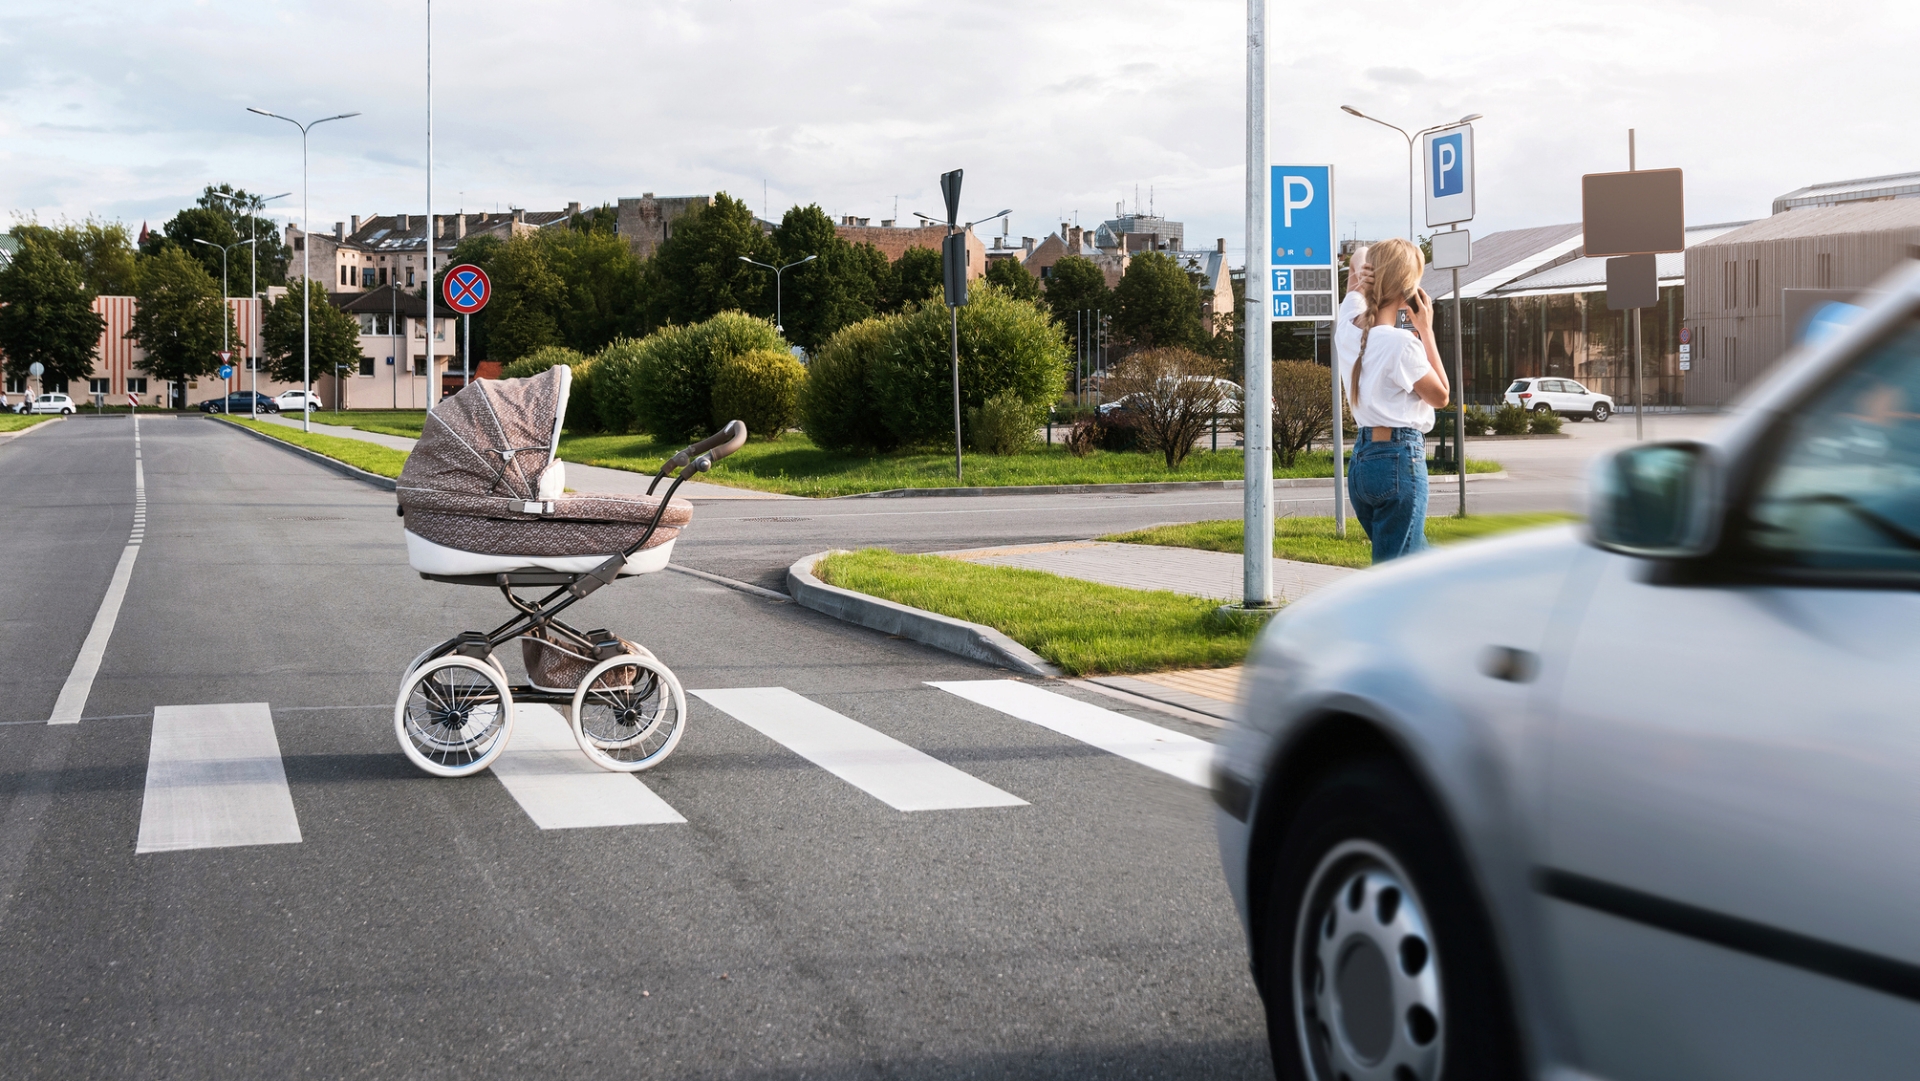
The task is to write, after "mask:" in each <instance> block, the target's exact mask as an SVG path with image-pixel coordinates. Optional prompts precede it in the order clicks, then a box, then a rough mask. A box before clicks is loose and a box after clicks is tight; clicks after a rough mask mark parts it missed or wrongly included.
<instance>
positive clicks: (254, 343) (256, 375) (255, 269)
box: [247, 196, 264, 420]
mask: <svg viewBox="0 0 1920 1081" xmlns="http://www.w3.org/2000/svg"><path fill="white" fill-rule="evenodd" d="M254 202H255V203H256V204H259V202H260V200H259V198H258V197H257V196H256V197H255V199H254ZM261 205H264V204H261ZM252 209H253V213H251V214H249V215H247V234H248V239H247V298H248V305H247V312H248V315H247V399H248V401H247V411H248V413H249V415H251V416H252V417H253V418H254V419H256V420H258V419H259V417H260V362H259V361H258V360H256V359H254V355H253V353H254V350H256V349H258V348H259V347H260V346H259V342H260V206H259V205H256V206H254V207H253V208H252Z"/></svg>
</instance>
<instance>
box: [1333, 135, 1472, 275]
mask: <svg viewBox="0 0 1920 1081" xmlns="http://www.w3.org/2000/svg"><path fill="white" fill-rule="evenodd" d="M1340 111H1341V112H1343V113H1347V114H1350V115H1352V116H1357V117H1359V118H1360V119H1362V120H1371V121H1373V122H1374V123H1376V124H1378V125H1380V126H1381V127H1383V128H1392V129H1393V130H1395V131H1397V132H1399V133H1400V136H1401V138H1403V139H1405V140H1406V141H1407V239H1408V240H1411V241H1413V242H1414V243H1416V244H1417V243H1419V242H1420V241H1419V238H1418V237H1416V236H1414V233H1413V204H1414V197H1413V191H1414V184H1413V173H1414V161H1413V141H1414V140H1415V139H1418V138H1419V137H1421V136H1422V135H1425V134H1426V133H1427V132H1430V131H1439V130H1440V129H1441V128H1450V127H1453V126H1454V125H1456V124H1466V123H1470V122H1472V121H1475V120H1478V119H1480V117H1481V116H1482V114H1480V113H1468V114H1467V115H1465V116H1463V117H1461V118H1460V119H1458V120H1455V121H1451V122H1449V123H1445V124H1435V125H1433V126H1432V127H1426V128H1421V129H1420V130H1419V131H1416V132H1414V133H1413V134H1411V135H1409V134H1407V129H1405V128H1403V127H1401V126H1400V125H1398V124H1389V123H1387V122H1386V121H1384V120H1382V119H1380V118H1379V117H1377V116H1368V115H1367V114H1365V113H1363V112H1361V111H1360V110H1358V109H1356V108H1354V107H1353V106H1351V105H1342V106H1340Z"/></svg>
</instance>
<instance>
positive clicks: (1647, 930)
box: [1214, 264, 1920, 1081]
mask: <svg viewBox="0 0 1920 1081" xmlns="http://www.w3.org/2000/svg"><path fill="white" fill-rule="evenodd" d="M1877 290H1878V299H1877V300H1875V301H1874V302H1873V303H1872V304H1871V305H1870V306H1869V307H1868V308H1867V309H1866V310H1865V311H1864V312H1863V314H1862V315H1861V316H1860V318H1859V320H1858V321H1856V322H1854V323H1853V324H1852V325H1850V326H1848V327H1846V328H1845V329H1844V330H1842V331H1840V332H1839V333H1838V334H1837V335H1836V336H1834V337H1832V338H1829V339H1827V340H1825V341H1823V342H1821V343H1819V344H1817V345H1809V346H1806V347H1803V348H1802V349H1801V350H1799V351H1798V352H1796V353H1794V354H1792V355H1790V356H1788V357H1786V358H1784V359H1783V361H1782V363H1781V364H1780V366H1779V368H1778V370H1777V373H1776V375H1775V376H1774V377H1772V378H1771V379H1769V380H1768V381H1767V382H1766V383H1764V384H1763V385H1762V386H1760V387H1758V388H1756V389H1755V390H1754V391H1753V392H1752V393H1751V394H1750V395H1749V396H1748V397H1747V399H1746V400H1745V402H1744V403H1743V405H1742V407H1741V408H1740V409H1738V410H1737V411H1736V412H1735V413H1733V414H1732V415H1730V416H1729V417H1728V418H1727V419H1726V421H1725V422H1724V423H1723V424H1722V425H1721V427H1720V428H1719V429H1718V433H1717V435H1716V436H1715V437H1714V438H1712V439H1710V440H1707V441H1704V442H1699V443H1676V444H1642V445H1638V446H1634V447H1631V448H1629V449H1626V450H1624V451H1622V452H1619V453H1618V454H1616V455H1613V456H1611V457H1609V458H1606V459H1603V460H1601V461H1600V462H1598V463H1596V467H1595V470H1594V473H1593V483H1592V492H1593V494H1592V503H1591V515H1590V522H1589V524H1588V525H1586V526H1582V527H1567V528H1563V529H1557V530H1552V531H1544V532H1538V533H1532V534H1524V535H1520V536H1515V537H1511V538H1508V539H1504V540H1499V541H1493V542H1489V543H1485V544H1480V545H1474V546H1468V547H1464V548H1456V549H1450V550H1445V551H1439V552H1434V553H1430V554H1423V555H1419V556H1416V557H1414V558H1411V559H1407V560H1404V561H1399V562H1396V563H1393V564H1390V565H1388V566H1386V567H1383V568H1380V569H1377V570H1374V571H1370V572H1368V573H1366V574H1362V575H1356V576H1354V577H1353V578H1350V579H1348V580H1347V581H1345V582H1343V583H1342V584H1340V585H1339V586H1336V587H1333V588H1331V589H1328V590H1326V591H1324V592H1323V593H1320V594H1316V595H1315V596H1313V597H1310V598H1308V599H1306V600H1305V601H1302V602H1301V603H1299V604H1297V605H1295V606H1293V607H1291V608H1289V609H1288V610H1287V611H1286V612H1285V613H1283V614H1282V615H1281V616H1280V617H1279V618H1278V619H1277V620H1276V621H1275V623H1274V625H1273V626H1272V627H1271V628H1270V629H1269V630H1268V631H1267V632H1266V633H1265V634H1264V635H1263V636H1262V637H1261V639H1260V641H1259V643H1258V645H1257V647H1256V650H1255V656H1254V659H1253V661H1252V662H1251V665H1250V675H1249V678H1248V680H1247V681H1246V690H1245V692H1244V701H1243V709H1244V717H1245V720H1244V723H1242V724H1241V725H1239V726H1237V727H1234V728H1232V729H1230V730H1229V732H1228V733H1227V735H1226V736H1225V737H1224V738H1223V740H1222V742H1221V745H1220V749H1219V753H1218V758H1217V761H1216V764H1215V769H1214V772H1215V777H1214V795H1215V799H1216V801H1217V802H1218V803H1219V805H1220V807H1221V810H1220V813H1219V815H1218V824H1219V838H1220V850H1221V855H1222V858H1223V862H1224V865H1225V869H1226V873H1227V879H1228V881H1229V883H1230V884H1231V886H1232V889H1233V893H1234V896H1235V899H1236V901H1237V902H1238V905H1239V908H1240V913H1241V916H1242V918H1243V919H1244V921H1245V925H1246V930H1247V936H1248V941H1249V944H1250V947H1251V952H1252V960H1253V968H1254V973H1255V977H1256V979H1257V981H1258V984H1259V987H1260V990H1261V994H1262V995H1263V997H1264V999H1265V1001H1266V1004H1267V1018H1268V1028H1269V1038H1270V1040H1271V1042H1272V1047H1273V1052H1274V1059H1275V1062H1276V1065H1277V1069H1278V1072H1279V1075H1280V1076H1281V1077H1283V1078H1316V1079H1319V1081H1340V1079H1352V1081H1361V1079H1380V1081H1388V1079H1391V1081H1408V1079H1419V1081H1431V1079H1434V1078H1442V1077H1445V1078H1453V1079H1463V1081H1464V1079H1469V1078H1471V1079H1484V1078H1513V1077H1536V1078H1552V1079H1558V1081H1575V1079H1603V1078H1604V1079H1609V1081H1651V1079H1656V1078H1657V1079H1669V1078H1685V1079H1691V1081H1715V1079H1726V1081H1735V1079H1738V1081H1769V1079H1787V1078H1794V1079H1805V1078H1893V1077H1915V1076H1920V264H1909V265H1908V266H1907V267H1906V268H1903V269H1901V270H1898V271H1896V272H1895V273H1893V274H1892V275H1889V277H1888V278H1886V279H1885V280H1883V281H1882V282H1881V283H1880V285H1879V286H1878V287H1877Z"/></svg>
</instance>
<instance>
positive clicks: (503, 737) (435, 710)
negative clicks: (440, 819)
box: [393, 654, 513, 777]
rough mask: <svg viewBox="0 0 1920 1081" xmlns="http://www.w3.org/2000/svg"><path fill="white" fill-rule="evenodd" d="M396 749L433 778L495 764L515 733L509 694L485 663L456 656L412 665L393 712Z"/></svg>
mask: <svg viewBox="0 0 1920 1081" xmlns="http://www.w3.org/2000/svg"><path fill="white" fill-rule="evenodd" d="M393 727H394V731H395V732H396V733H397V734H398V735H399V737H400V749H401V750H403V751H405V752H407V757H408V758H410V759H412V760H413V764H414V765H416V766H419V767H420V768H421V769H423V770H425V771H427V772H428V773H431V774H433V775H435V776H437V777H465V776H467V775H468V774H471V773H478V772H480V771H481V770H483V769H486V768H487V767H488V766H490V765H492V764H493V760H494V759H496V758H498V757H500V752H501V751H503V750H505V749H506V746H507V738H508V737H509V736H510V735H511V734H512V732H513V695H512V694H511V693H510V692H509V691H508V690H507V681H506V677H504V676H502V675H501V674H500V672H499V670H498V669H497V668H496V667H495V666H494V665H491V664H488V663H487V662H486V661H482V660H476V659H474V658H472V657H466V656H461V655H459V654H455V655H453V656H449V657H438V658H435V659H434V660H431V661H428V662H426V663H425V664H422V665H420V666H419V667H418V668H416V669H415V670H414V671H413V673H412V674H411V675H409V676H408V677H407V679H406V681H405V682H403V683H402V684H401V685H400V701H399V702H398V703H396V704H395V706H394V710H393Z"/></svg>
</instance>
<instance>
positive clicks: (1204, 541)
mask: <svg viewBox="0 0 1920 1081" xmlns="http://www.w3.org/2000/svg"><path fill="white" fill-rule="evenodd" d="M1578 520H1579V519H1578V517H1577V516H1575V515H1572V514H1558V513H1538V514H1477V515H1474V516H1473V517H1471V518H1429V519H1427V543H1428V544H1454V543H1457V542H1459V541H1464V540H1473V539H1475V538H1477V537H1490V536H1493V535H1494V534H1496V533H1510V532H1513V531H1514V530H1517V529H1538V528H1540V527H1542V526H1550V525H1564V524H1566V523H1567V522H1572V521H1578ZM1242 535H1243V531H1242V527H1241V522H1240V520H1239V519H1237V518H1229V519H1221V520H1214V521H1206V522H1185V523H1181V524H1179V525H1162V526H1154V527H1153V528H1151V529H1141V530H1135V531H1134V532H1132V533H1114V534H1111V535H1109V536H1105V537H1101V538H1100V539H1101V540H1104V541H1118V542H1119V543H1121V544H1158V545H1164V546H1166V547H1170V548H1199V549H1202V550H1204V551H1208V552H1236V553H1237V552H1239V551H1241V550H1242V548H1241V538H1242ZM1273 554H1274V555H1275V556H1276V557H1278V558H1280V559H1293V560H1298V561H1300V562H1302V563H1326V564H1330V565H1332V566H1335V567H1369V566H1372V565H1373V545H1371V544H1370V543H1368V541H1367V535H1366V533H1364V532H1362V531H1361V529H1360V523H1359V522H1357V521H1354V520H1352V519H1348V521H1347V535H1346V536H1345V537H1336V536H1334V535H1333V518H1332V517H1330V516H1329V517H1325V518H1307V517H1302V518H1279V519H1276V520H1275V521H1274V523H1273Z"/></svg>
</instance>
